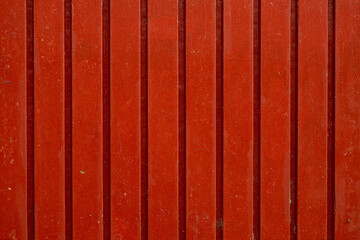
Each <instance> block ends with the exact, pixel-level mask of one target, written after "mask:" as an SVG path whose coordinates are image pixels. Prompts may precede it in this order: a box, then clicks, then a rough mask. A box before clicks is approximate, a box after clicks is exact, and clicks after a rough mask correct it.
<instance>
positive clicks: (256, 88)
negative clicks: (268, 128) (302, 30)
mask: <svg viewBox="0 0 360 240" xmlns="http://www.w3.org/2000/svg"><path fill="white" fill-rule="evenodd" d="M260 9H261V0H255V1H254V29H253V34H254V43H253V44H254V45H253V46H254V51H253V63H254V80H253V81H254V83H253V102H254V103H253V104H254V106H253V107H254V109H253V114H254V119H253V131H254V132H253V139H254V140H253V141H254V142H253V239H254V240H259V239H260V149H261V148H260V119H261V112H260V107H261V101H260V97H261V96H260V90H261V81H260V77H261V68H260V67H261V56H260V54H261V48H260V47H261V12H260Z"/></svg>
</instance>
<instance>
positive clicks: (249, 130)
mask: <svg viewBox="0 0 360 240" xmlns="http://www.w3.org/2000/svg"><path fill="white" fill-rule="evenodd" d="M224 13H225V16H224V238H225V239H252V236H253V146H254V142H253V141H254V136H253V101H254V97H253V87H254V82H253V79H254V74H253V34H252V33H253V2H252V1H249V0H240V1H239V0H227V1H224Z"/></svg>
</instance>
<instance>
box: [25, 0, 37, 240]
mask: <svg viewBox="0 0 360 240" xmlns="http://www.w3.org/2000/svg"><path fill="white" fill-rule="evenodd" d="M26 69H27V71H26V78H27V84H26V86H27V89H26V98H27V106H26V109H27V110H26V111H27V112H26V115H27V231H28V232H27V233H28V240H33V239H35V212H34V0H26Z"/></svg>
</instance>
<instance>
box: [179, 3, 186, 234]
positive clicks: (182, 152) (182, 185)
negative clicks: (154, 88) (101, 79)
mask: <svg viewBox="0 0 360 240" xmlns="http://www.w3.org/2000/svg"><path fill="white" fill-rule="evenodd" d="M178 4H179V7H178V57H179V60H178V64H179V69H178V70H179V239H180V240H185V232H186V120H185V117H186V112H185V109H186V81H185V79H186V67H185V66H186V52H185V51H186V48H185V41H186V38H185V34H186V33H185V16H186V15H185V0H179V2H178Z"/></svg>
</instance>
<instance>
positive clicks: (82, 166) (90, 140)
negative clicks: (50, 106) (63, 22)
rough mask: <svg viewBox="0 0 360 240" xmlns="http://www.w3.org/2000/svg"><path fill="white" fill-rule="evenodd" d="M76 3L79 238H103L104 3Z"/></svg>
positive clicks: (74, 128)
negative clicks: (102, 6)
mask: <svg viewBox="0 0 360 240" xmlns="http://www.w3.org/2000/svg"><path fill="white" fill-rule="evenodd" d="M72 4H73V9H72V11H73V18H72V27H73V28H72V31H73V32H72V37H73V38H72V50H73V52H72V111H73V112H72V116H73V121H72V143H73V145H72V151H73V155H72V162H73V169H72V177H73V182H72V189H73V238H74V239H91V238H95V239H102V236H103V225H102V224H103V203H102V202H103V201H102V200H103V197H102V195H103V194H102V193H103V189H102V187H103V184H102V179H103V178H102V176H103V172H102V162H103V158H102V157H103V150H102V145H103V144H102V141H103V138H102V136H103V134H102V129H103V126H102V124H103V118H102V99H103V98H102V8H101V1H100V0H96V1H92V2H90V1H86V0H74V1H72Z"/></svg>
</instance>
